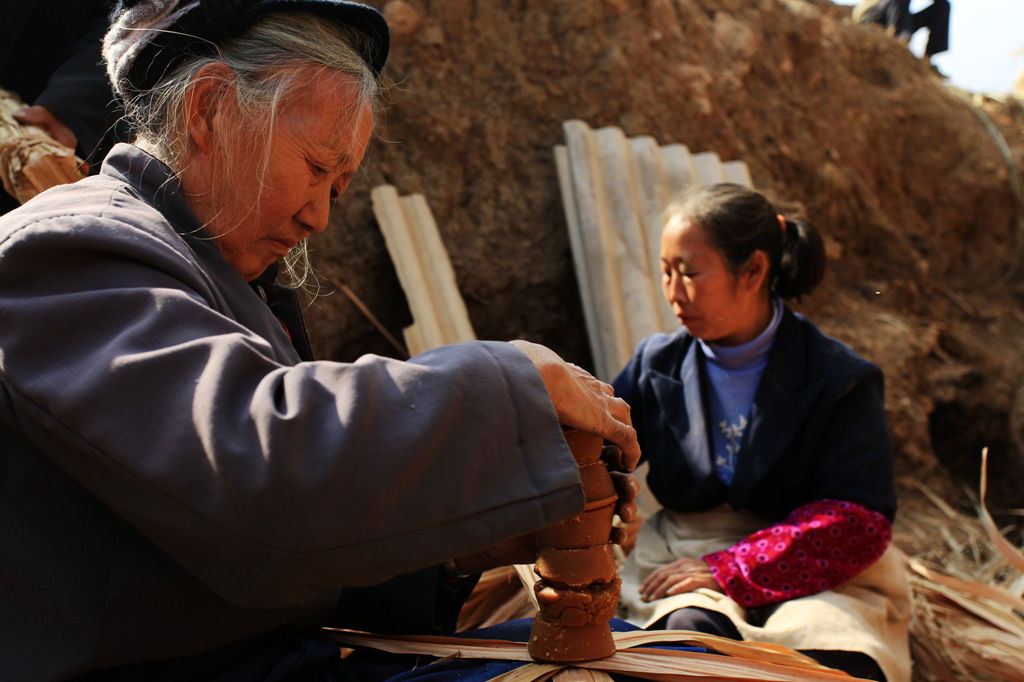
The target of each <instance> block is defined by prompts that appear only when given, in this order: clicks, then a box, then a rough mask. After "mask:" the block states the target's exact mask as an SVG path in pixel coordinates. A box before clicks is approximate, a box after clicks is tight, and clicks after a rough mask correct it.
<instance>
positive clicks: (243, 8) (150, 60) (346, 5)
mask: <svg viewBox="0 0 1024 682" xmlns="http://www.w3.org/2000/svg"><path fill="white" fill-rule="evenodd" d="M140 1H141V0H121V2H119V3H118V4H117V7H116V9H115V10H114V13H113V16H115V17H116V16H117V15H118V14H120V12H121V10H123V9H127V8H129V7H132V6H134V5H137V4H138V3H139V2H140ZM187 2H188V0H182V5H185V4H187ZM268 12H308V13H310V14H317V15H319V16H322V17H326V18H328V19H330V20H332V21H335V22H337V23H338V24H341V25H343V26H348V27H351V28H354V29H356V30H358V31H360V32H361V33H362V34H363V35H365V36H366V38H367V40H365V41H360V44H358V45H354V46H353V47H354V48H355V49H356V50H357V51H358V52H359V54H360V56H361V57H362V58H363V60H364V61H365V62H366V64H367V66H369V67H370V70H371V71H373V74H374V75H375V76H379V75H380V72H381V70H382V69H383V68H384V63H385V62H386V61H387V58H388V49H389V47H390V43H391V34H390V31H389V30H388V24H387V22H386V21H385V20H384V17H383V16H382V15H381V14H380V12H378V11H377V10H376V9H374V8H372V7H370V6H369V5H364V4H362V3H359V2H348V1H347V0H200V2H199V4H198V5H197V6H196V7H194V8H193V9H191V10H189V11H188V12H186V13H185V14H183V15H182V16H181V17H179V18H178V20H177V21H175V22H174V23H173V24H172V25H171V26H169V27H167V28H166V29H165V30H163V31H160V32H158V33H156V34H155V35H154V37H153V39H152V40H151V41H150V42H149V43H148V44H146V45H145V46H144V47H142V48H141V49H140V51H139V53H138V54H137V55H136V56H135V59H134V60H133V61H132V63H131V65H130V66H129V68H128V72H127V73H126V74H125V77H126V80H127V83H126V85H127V86H128V88H129V89H130V90H131V91H132V92H136V93H138V92H143V91H145V90H149V89H150V88H152V87H153V86H155V85H156V84H157V83H159V82H160V80H161V79H162V78H164V76H166V75H167V74H168V73H170V72H171V71H172V70H173V69H174V67H175V66H177V65H178V64H179V63H181V62H182V61H183V60H185V59H187V58H189V57H197V56H202V55H210V54H215V53H216V43H218V42H219V41H222V40H224V39H225V38H230V37H233V36H236V35H239V34H240V33H242V32H243V31H245V29H247V28H248V27H249V26H251V25H252V24H254V23H255V22H256V21H258V20H259V19H260V18H262V17H263V16H264V15H265V14H267V13H268Z"/></svg>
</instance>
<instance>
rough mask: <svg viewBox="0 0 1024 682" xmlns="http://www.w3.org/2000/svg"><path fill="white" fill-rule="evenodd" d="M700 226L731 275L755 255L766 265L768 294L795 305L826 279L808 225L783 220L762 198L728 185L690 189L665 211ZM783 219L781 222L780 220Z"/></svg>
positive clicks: (816, 236) (817, 240)
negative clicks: (761, 253) (762, 257)
mask: <svg viewBox="0 0 1024 682" xmlns="http://www.w3.org/2000/svg"><path fill="white" fill-rule="evenodd" d="M677 216H681V217H684V218H686V219H688V220H690V221H692V222H694V223H696V224H697V225H699V226H700V227H701V228H702V229H703V230H704V232H705V234H706V235H707V237H708V241H709V242H711V245H712V246H713V247H714V249H715V250H716V251H718V252H719V253H720V254H722V257H723V258H724V259H725V262H726V264H727V265H728V266H729V269H730V270H732V271H733V272H738V271H739V268H740V267H741V266H742V265H743V264H744V263H746V262H747V260H748V259H749V258H750V256H751V255H752V254H753V253H754V252H755V251H759V250H760V251H764V252H765V253H766V254H767V255H768V261H769V263H770V268H771V269H770V270H769V273H768V275H769V282H770V283H771V291H772V292H774V293H775V294H776V295H778V296H779V297H781V298H783V299H791V298H795V299H797V300H798V301H799V300H800V297H801V296H803V295H804V294H809V293H811V291H812V290H813V289H814V288H815V287H816V286H817V285H818V284H819V283H820V282H821V280H822V278H823V277H824V276H825V244H824V242H823V241H822V238H821V234H820V233H819V232H818V230H817V229H816V228H815V227H814V226H813V225H812V224H811V223H810V222H809V221H807V220H804V219H797V218H786V217H781V214H780V213H779V211H778V210H776V208H775V206H774V205H773V204H772V202H771V201H769V200H768V199H767V197H765V196H764V195H763V194H761V193H760V192H756V191H754V190H752V189H750V188H748V187H744V186H743V185H737V184H733V183H729V182H723V183H719V184H717V185H710V186H700V187H694V188H691V189H690V190H688V191H687V192H686V193H685V194H683V196H682V197H681V198H680V199H679V200H678V201H676V202H673V203H672V204H671V205H670V206H669V208H668V210H667V211H666V216H665V217H666V222H667V221H668V219H670V218H673V217H677ZM780 217H781V219H780Z"/></svg>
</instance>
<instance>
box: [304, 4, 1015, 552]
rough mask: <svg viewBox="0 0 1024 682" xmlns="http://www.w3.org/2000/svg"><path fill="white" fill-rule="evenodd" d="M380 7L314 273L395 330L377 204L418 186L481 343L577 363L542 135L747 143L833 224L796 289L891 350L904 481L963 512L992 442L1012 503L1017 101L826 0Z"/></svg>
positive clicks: (763, 184)
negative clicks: (353, 154)
mask: <svg viewBox="0 0 1024 682" xmlns="http://www.w3.org/2000/svg"><path fill="white" fill-rule="evenodd" d="M372 4H375V5H376V6H378V7H380V8H383V9H385V11H386V12H387V13H389V14H391V15H392V16H393V17H397V18H399V19H400V21H396V24H395V25H396V29H397V30H396V35H395V43H396V45H395V48H394V51H393V53H392V57H391V62H390V64H389V66H388V69H387V73H388V75H389V76H390V78H391V79H392V80H393V81H394V83H395V85H394V88H393V89H392V91H391V95H390V100H391V101H390V104H389V105H388V107H387V110H386V112H385V114H384V117H383V121H382V125H381V127H380V131H379V138H378V140H377V141H376V142H375V144H374V145H373V146H372V149H371V152H370V154H369V156H368V158H367V160H366V162H365V164H364V170H363V171H362V172H361V174H360V176H359V177H358V178H357V180H356V181H355V182H354V183H353V185H352V188H351V189H350V191H349V195H348V196H347V197H346V198H345V199H344V200H343V205H342V206H340V207H339V208H338V209H337V210H336V213H335V215H334V218H333V223H334V225H333V229H332V230H330V231H329V232H328V233H327V234H326V235H325V236H324V237H321V238H320V241H319V245H318V246H317V247H316V248H318V252H317V254H315V258H316V259H317V263H318V266H319V267H320V269H321V271H322V272H323V273H324V275H325V278H324V282H323V283H324V284H325V286H326V288H328V289H333V288H335V285H334V284H332V283H331V282H332V280H333V282H335V283H338V282H340V283H345V284H347V285H348V286H350V287H351V288H352V289H353V290H354V291H355V292H356V293H357V294H358V295H359V296H360V297H361V298H362V299H363V301H364V302H365V303H366V305H367V306H369V308H370V309H371V310H372V311H373V312H374V313H375V314H376V315H377V316H378V317H379V318H380V319H381V320H382V321H383V323H384V324H385V325H386V326H387V327H388V328H389V329H390V330H391V332H392V333H393V334H394V335H395V336H397V337H399V338H401V329H402V327H403V326H405V325H406V324H408V323H409V322H410V317H409V313H408V309H407V307H406V305H405V301H404V297H403V294H402V291H401V288H400V286H399V284H398V282H397V279H396V277H395V275H394V270H393V267H392V265H391V263H390V260H389V258H388V255H387V251H386V249H385V246H384V241H383V238H382V237H381V235H380V233H379V231H378V230H377V227H376V224H375V221H374V219H373V214H372V212H371V207H370V202H369V190H370V188H371V187H373V186H375V185H378V184H381V183H391V184H394V185H395V186H396V187H397V188H398V190H399V192H400V193H401V194H409V193H413V192H420V193H423V194H424V195H425V196H426V198H427V201H428V202H429V204H430V207H431V210H432V212H433V214H434V217H435V218H436V220H437V223H438V226H439V228H440V230H441V234H442V237H443V239H444V241H445V244H446V246H447V249H448V251H449V253H450V255H451V260H452V264H453V267H454V268H455V271H456V275H457V278H458V283H459V287H460V289H461V291H462V294H463V297H464V298H465V301H466V305H467V308H468V311H469V315H470V318H471V319H472V322H473V325H474V327H475V330H476V333H477V335H478V337H479V338H482V339H511V338H516V337H521V338H527V339H530V340H534V341H539V342H541V343H544V344H547V345H549V346H551V347H552V348H554V349H555V350H556V351H557V352H559V353H560V354H561V355H562V356H563V357H565V358H566V359H567V360H570V361H572V362H575V363H577V364H579V365H582V366H584V367H588V366H590V363H591V359H590V354H589V350H588V347H587V341H586V334H585V333H584V331H583V330H584V322H583V315H582V312H581V308H580V302H579V295H578V292H577V289H576V281H575V275H574V272H573V265H572V258H571V253H570V248H569V241H568V237H567V232H566V226H565V222H564V217H563V213H562V206H561V198H560V195H559V190H558V182H557V178H556V173H555V163H554V159H553V155H552V147H553V146H554V145H556V144H561V143H562V142H563V133H562V127H561V126H562V122H563V121H565V120H568V119H573V118H578V119H582V120H583V121H585V122H587V123H588V124H589V125H590V126H592V127H595V128H596V127H600V126H607V125H614V126H618V127H620V128H622V129H623V130H624V131H625V133H626V134H627V135H629V136H634V135H653V136H654V137H655V138H656V139H657V140H658V141H659V143H661V144H668V143H683V144H686V145H687V146H688V147H689V148H690V149H691V150H692V151H706V150H711V151H716V152H718V153H719V155H720V156H721V157H722V158H723V159H742V160H744V161H746V163H747V164H748V166H749V167H750V169H751V173H752V176H753V180H754V184H755V186H756V187H758V188H759V189H761V190H763V191H766V192H768V193H769V194H770V195H772V196H774V197H776V198H777V199H778V200H779V201H780V203H782V204H784V205H785V206H786V207H787V212H794V211H797V210H802V211H803V212H805V214H806V215H807V216H808V217H809V218H810V219H811V220H813V221H814V222H815V223H816V224H817V225H818V226H819V228H821V229H822V230H823V232H825V233H826V235H827V240H828V244H829V251H830V254H831V256H832V260H831V262H830V272H829V274H828V276H827V277H826V280H825V282H824V284H823V286H822V287H821V288H820V289H819V290H818V291H816V292H815V293H814V295H813V296H811V297H810V298H809V299H806V300H805V301H804V303H803V305H802V306H799V307H800V308H801V309H802V310H803V311H805V312H807V313H808V314H809V315H810V316H811V317H812V319H814V320H816V321H817V322H818V323H819V324H820V325H821V326H822V327H823V328H824V329H825V330H826V331H827V332H829V333H831V334H833V335H835V336H837V337H839V338H841V339H843V340H845V341H847V342H848V343H849V344H851V345H852V346H853V347H854V348H855V349H856V350H857V351H859V352H861V353H862V354H863V355H865V356H866V357H868V358H870V359H872V360H873V361H875V362H877V363H878V364H880V365H881V366H882V368H883V369H884V370H885V373H886V376H887V381H888V393H887V407H888V410H889V415H890V419H891V427H892V430H893V433H894V435H895V439H896V451H895V452H896V459H897V467H898V473H899V476H900V481H901V494H903V495H904V496H906V497H907V498H908V499H909V498H910V497H911V496H914V495H919V493H918V492H917V491H918V487H917V484H918V483H924V484H925V485H927V486H928V487H929V488H930V489H931V490H933V491H935V492H937V493H938V495H939V496H940V497H942V498H944V499H945V500H947V501H949V502H950V503H952V504H954V505H956V506H958V507H959V508H960V509H962V510H964V511H965V512H967V513H968V514H971V515H973V514H974V512H973V509H972V507H971V498H970V495H971V492H970V491H975V490H977V487H978V486H977V481H978V473H979V455H980V452H981V449H982V448H983V447H985V446H987V447H989V449H990V479H991V488H992V489H991V491H990V493H989V507H990V508H991V509H992V510H993V511H994V512H996V513H997V514H998V513H999V512H1000V511H1007V510H1009V509H1010V508H1012V507H1014V506H1018V505H1019V504H1020V493H1019V490H1020V482H1021V480H1024V453H1022V449H1021V448H1022V439H1024V389H1022V380H1021V377H1022V376H1024V373H1022V365H1024V353H1022V350H1024V313H1022V305H1021V304H1022V302H1024V278H1022V275H1021V272H1020V270H1019V269H1018V267H1017V262H1018V259H1019V257H1020V253H1021V250H1020V249H1021V241H1020V240H1021V236H1022V229H1024V222H1022V218H1021V211H1022V206H1021V205H1020V201H1021V199H1020V198H1019V197H1017V196H1016V195H1015V192H1014V181H1015V179H1016V178H1017V176H1016V173H1017V171H1016V170H1015V169H1017V168H1021V167H1022V166H1024V109H1022V107H1021V104H1020V103H1019V102H1018V101H1016V100H1012V99H1003V100H999V99H994V98H988V97H982V96H979V95H971V94H970V93H964V92H959V91H956V90H955V89H953V88H951V87H949V86H947V85H946V84H945V83H944V82H943V81H942V80H941V79H940V78H939V77H938V76H936V75H935V74H934V73H933V72H932V71H931V70H930V68H929V66H928V64H927V63H925V62H923V61H922V60H920V59H918V58H916V57H914V56H913V55H912V54H911V53H910V52H908V50H907V49H906V47H905V46H904V45H903V44H901V43H899V42H897V41H896V40H894V39H892V38H890V37H888V36H887V35H886V34H885V33H884V32H883V31H882V30H881V29H879V28H877V27H868V26H858V25H854V24H852V23H850V21H849V19H848V17H849V11H850V8H849V7H842V6H836V5H833V4H832V3H830V2H828V1H827V0H562V1H559V2H550V1H549V0H515V1H511V0H510V1H508V2H494V1H493V0H408V2H405V1H403V0H391V1H390V2H383V1H377V2H373V3H372ZM952 41H953V43H952V44H953V49H954V50H955V49H956V36H955V35H954V36H953V37H952ZM1004 140H1005V142H1004ZM1004 152H1005V153H1004ZM308 318H309V319H310V323H311V331H312V332H313V335H314V337H315V338H316V339H317V340H318V343H317V350H318V353H319V355H320V356H321V357H324V358H331V359H337V360H351V359H354V358H355V357H357V356H358V355H360V354H362V353H364V352H367V351H370V352H376V353H380V354H384V355H395V354H396V351H395V350H394V349H393V348H392V347H391V346H390V345H389V344H388V343H387V341H386V340H385V339H384V338H383V336H382V335H381V334H380V333H378V332H377V331H376V330H375V329H374V327H373V326H372V325H371V324H370V323H369V322H368V321H367V319H366V318H365V317H364V316H363V315H362V314H361V313H360V312H359V310H358V309H357V307H356V306H355V305H354V304H352V302H351V301H350V300H349V299H347V298H346V297H345V296H344V295H342V294H341V293H340V292H338V293H335V294H334V295H332V296H328V297H322V298H320V299H318V300H317V301H316V302H315V303H313V305H312V310H311V311H310V313H309V315H308ZM1001 518H1003V519H1004V520H1010V521H1014V520H1016V517H1013V516H1002V517H1001ZM1019 540H1020V536H1019V534H1017V535H1016V536H1015V541H1016V542H1017V543H1018V544H1019Z"/></svg>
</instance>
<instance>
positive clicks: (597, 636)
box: [526, 618, 615, 663]
mask: <svg viewBox="0 0 1024 682" xmlns="http://www.w3.org/2000/svg"><path fill="white" fill-rule="evenodd" d="M526 650H527V651H528V652H529V653H530V655H531V656H532V657H534V658H536V659H537V660H540V661H553V662H556V663H575V662H578V661H593V660H595V659H598V658H607V657H608V656H611V655H612V654H614V653H615V640H614V639H612V630H611V628H610V627H608V623H599V624H596V625H582V626H580V627H576V628H566V627H562V626H561V625H558V624H555V623H550V622H548V621H546V620H544V619H543V618H536V619H534V621H533V628H532V629H531V630H530V641H529V643H528V644H527V645H526Z"/></svg>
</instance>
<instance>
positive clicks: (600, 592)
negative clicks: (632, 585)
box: [527, 430, 620, 663]
mask: <svg viewBox="0 0 1024 682" xmlns="http://www.w3.org/2000/svg"><path fill="white" fill-rule="evenodd" d="M565 439H566V441H567V442H568V443H569V448H570V449H571V450H572V453H573V456H574V457H575V458H576V463H577V465H578V466H579V468H580V478H581V480H582V483H583V492H584V494H585V495H586V500H587V503H586V506H585V507H584V510H583V513H581V514H579V515H578V516H574V517H573V518H571V519H568V520H567V521H563V522H561V523H558V524H555V525H553V526H549V527H548V528H545V529H543V530H541V531H538V532H537V533H536V534H535V535H534V538H535V540H536V541H537V545H538V547H539V548H540V549H539V551H538V554H537V563H536V568H535V570H536V572H537V574H538V575H539V576H540V580H538V581H537V583H536V584H535V585H534V592H535V593H536V595H537V601H538V602H539V603H540V613H539V614H537V617H536V618H535V619H534V621H533V628H532V630H531V631H530V641H529V644H527V650H528V651H529V653H530V655H531V656H533V657H534V658H536V659H538V660H542V661H552V662H558V663H572V662H578V661H589V660H593V659H597V658H604V657H606V656H611V655H612V654H613V653H615V641H614V640H613V639H612V632H611V627H610V626H609V625H608V621H609V620H611V618H612V617H613V616H614V615H615V609H616V607H617V606H618V603H619V585H620V581H619V579H618V577H616V566H615V557H614V555H613V554H612V547H611V544H610V542H609V541H610V539H611V533H612V516H614V514H615V501H616V499H617V497H616V493H615V486H614V484H613V483H612V479H611V476H610V475H609V474H608V470H607V468H605V465H604V462H603V461H601V445H602V442H603V441H602V439H601V438H600V437H599V436H593V435H591V434H589V433H584V432H582V431H575V430H566V431H565Z"/></svg>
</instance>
